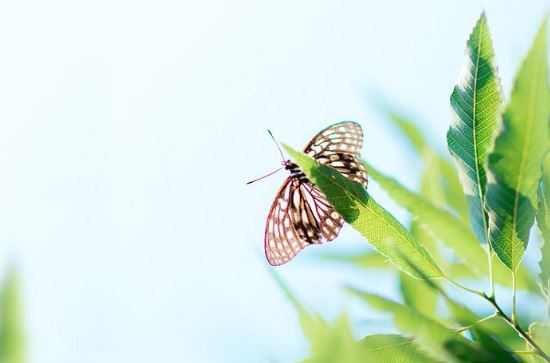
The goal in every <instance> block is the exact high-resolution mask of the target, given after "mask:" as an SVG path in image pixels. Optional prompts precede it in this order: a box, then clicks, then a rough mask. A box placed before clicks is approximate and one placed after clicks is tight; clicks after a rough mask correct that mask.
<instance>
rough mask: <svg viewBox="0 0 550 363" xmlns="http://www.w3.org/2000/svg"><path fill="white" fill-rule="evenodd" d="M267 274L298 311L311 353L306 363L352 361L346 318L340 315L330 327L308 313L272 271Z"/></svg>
mask: <svg viewBox="0 0 550 363" xmlns="http://www.w3.org/2000/svg"><path fill="white" fill-rule="evenodd" d="M268 272H269V273H270V275H271V277H272V278H273V280H274V281H275V283H276V284H277V285H278V286H279V288H280V289H281V290H282V291H283V292H284V294H285V295H286V297H287V298H288V300H289V301H290V302H292V304H293V305H294V306H295V307H296V309H297V310H298V314H299V317H300V325H301V327H302V331H303V333H304V335H305V337H306V338H307V340H308V342H309V347H310V352H311V358H309V359H307V360H306V361H307V362H319V363H321V362H326V363H330V362H334V361H335V360H336V359H338V357H340V358H342V359H343V361H349V362H351V361H353V358H354V355H355V354H356V349H355V342H354V341H353V338H352V335H351V329H350V327H349V322H348V320H347V318H346V316H345V315H342V316H341V317H340V318H339V319H338V321H337V322H336V324H335V325H334V326H331V325H330V324H329V323H328V322H326V321H325V320H324V319H323V317H322V316H321V315H319V314H316V313H313V312H311V311H308V309H306V308H305V307H304V306H303V305H302V304H301V303H300V302H299V301H298V299H297V298H296V296H295V295H294V294H293V293H292V291H291V290H290V288H289V287H288V286H287V284H286V283H285V282H284V281H283V279H282V278H281V277H280V276H279V275H278V274H277V273H276V272H275V270H274V269H269V270H268Z"/></svg>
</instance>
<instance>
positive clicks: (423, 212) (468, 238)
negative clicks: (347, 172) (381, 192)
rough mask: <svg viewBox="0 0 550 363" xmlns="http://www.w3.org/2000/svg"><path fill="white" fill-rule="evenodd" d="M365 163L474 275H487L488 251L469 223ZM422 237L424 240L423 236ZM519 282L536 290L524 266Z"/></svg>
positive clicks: (504, 278) (505, 276)
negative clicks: (466, 223)
mask: <svg viewBox="0 0 550 363" xmlns="http://www.w3.org/2000/svg"><path fill="white" fill-rule="evenodd" d="M365 167H366V168H367V170H368V171H369V175H370V176H371V177H372V178H373V179H374V180H375V181H377V182H378V184H380V186H381V187H382V188H383V189H385V190H386V191H387V192H388V193H389V194H390V196H391V197H392V198H393V199H394V200H395V201H396V202H397V203H398V204H399V205H401V206H402V207H403V208H406V209H407V210H408V211H409V212H411V213H412V214H413V216H414V221H415V222H417V223H418V224H419V225H420V226H422V227H423V228H425V229H426V230H428V231H430V232H431V233H432V234H433V235H435V236H436V237H437V238H438V240H440V241H441V242H443V243H444V244H445V246H446V247H448V248H450V249H451V250H453V251H454V253H455V254H456V256H457V257H459V258H460V259H461V260H462V262H463V263H465V264H466V265H467V266H468V269H469V271H470V272H471V273H472V275H473V276H478V277H480V276H487V274H488V272H489V268H488V266H487V264H486V261H487V256H486V253H485V251H484V250H483V248H482V247H481V246H480V244H479V242H478V240H477V239H476V237H475V236H474V234H473V233H472V231H471V229H470V228H468V226H466V225H464V224H463V223H462V221H460V219H459V218H457V217H456V216H454V215H453V214H452V213H451V212H449V211H448V210H446V209H443V208H440V207H437V206H435V205H434V204H433V203H431V202H430V201H428V200H426V199H425V198H424V197H423V196H422V195H420V194H418V193H415V192H412V191H410V190H408V189H406V188H405V187H404V186H402V185H401V184H400V183H399V182H397V181H396V180H395V179H393V178H390V177H388V176H386V175H384V174H382V173H381V172H380V171H378V170H377V169H376V168H374V167H373V166H372V165H370V164H367V163H365ZM419 241H423V240H422V239H419ZM432 248H433V247H432ZM430 252H432V253H433V249H430ZM438 262H439V261H438ZM494 268H495V272H496V273H495V280H496V281H497V282H499V283H501V284H503V285H505V286H510V285H511V283H512V278H511V274H510V273H509V272H508V271H507V270H506V268H505V267H504V266H502V265H495V266H494ZM451 276H452V275H451ZM517 282H518V287H522V288H527V289H529V290H532V291H535V290H536V289H537V286H536V283H535V282H534V281H533V278H532V276H531V274H530V273H529V272H528V271H526V270H525V269H524V268H523V269H521V270H520V271H519V273H518V277H517Z"/></svg>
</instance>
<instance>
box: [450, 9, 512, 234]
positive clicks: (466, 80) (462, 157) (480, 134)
mask: <svg viewBox="0 0 550 363" xmlns="http://www.w3.org/2000/svg"><path fill="white" fill-rule="evenodd" d="M493 63H494V51H493V45H492V41H491V34H490V33H489V28H488V27H487V19H486V18H485V14H482V15H481V17H480V18H479V20H478V21H477V24H476V25H475V27H474V29H473V31H472V33H471V34H470V38H469V39H468V41H467V43H466V63H465V66H464V69H463V70H462V73H461V75H460V80H459V81H458V84H457V85H456V86H455V88H454V90H453V93H452V95H451V106H452V108H453V110H454V112H453V121H452V124H451V127H450V128H449V131H448V133H447V143H448V145H449V150H450V152H451V155H452V156H453V157H454V159H455V162H456V165H457V167H458V170H459V175H460V181H461V182H462V186H463V188H464V194H466V196H467V197H468V205H469V210H470V217H471V222H472V226H473V230H474V233H475V235H476V236H477V238H478V240H479V241H482V242H483V243H486V242H487V230H488V228H487V215H486V213H485V210H484V201H485V192H486V184H487V175H486V173H487V169H486V168H487V151H488V149H489V147H490V146H491V145H492V142H493V137H494V136H493V135H494V132H495V130H496V127H497V119H498V116H499V109H500V105H501V103H502V95H501V90H500V85H499V80H498V77H497V75H496V70H495V67H494V65H493Z"/></svg>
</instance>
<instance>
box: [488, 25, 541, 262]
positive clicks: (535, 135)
mask: <svg viewBox="0 0 550 363" xmlns="http://www.w3.org/2000/svg"><path fill="white" fill-rule="evenodd" d="M546 32H547V27H546V21H544V23H543V24H542V26H541V27H540V30H539V32H538V34H537V36H536V38H535V41H534V43H533V45H532V47H531V49H530V50H529V53H528V54H527V57H526V58H525V60H524V61H523V63H522V65H521V67H520V69H519V71H518V73H517V76H516V80H515V83H514V87H513V90H512V94H511V97H510V102H509V103H508V105H507V107H506V111H505V112H504V115H503V127H502V129H501V131H500V133H499V134H498V136H497V138H496V140H495V148H494V151H493V152H492V153H491V154H490V155H489V173H488V185H487V210H488V213H489V221H490V223H489V234H490V242H491V246H492V247H493V249H494V251H495V252H496V254H497V256H498V257H499V259H500V260H501V261H502V262H503V263H504V264H505V265H506V266H507V267H508V268H509V269H510V270H512V271H514V272H515V271H517V269H518V267H519V265H520V261H521V259H522V257H523V253H524V251H525V249H526V247H527V244H528V242H529V232H530V229H531V226H532V225H533V222H534V219H535V213H536V206H537V189H538V184H539V181H540V178H541V174H542V171H541V164H542V160H543V157H544V155H545V154H546V152H547V151H548V149H549V145H550V143H549V128H548V119H549V116H550V90H549V88H548V61H547V47H546Z"/></svg>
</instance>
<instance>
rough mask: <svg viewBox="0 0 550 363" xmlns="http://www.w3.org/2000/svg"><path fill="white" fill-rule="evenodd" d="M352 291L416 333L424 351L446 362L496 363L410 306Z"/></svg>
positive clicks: (403, 329)
mask: <svg viewBox="0 0 550 363" xmlns="http://www.w3.org/2000/svg"><path fill="white" fill-rule="evenodd" d="M351 291H352V292H354V293H355V294H356V295H357V296H359V297H360V298H362V299H363V300H364V301H365V302H367V304H369V305H370V306H371V307H372V308H374V309H376V310H379V311H382V312H386V313H390V314H391V315H392V317H393V319H394V321H395V324H396V326H397V327H398V328H399V329H400V330H402V331H404V332H406V333H409V334H412V335H413V336H414V337H415V338H416V339H417V340H418V341H421V342H422V347H423V348H424V349H426V350H427V351H428V352H430V353H431V354H432V355H433V356H435V357H439V358H440V359H441V358H443V361H445V362H494V359H495V357H494V356H493V355H492V354H491V353H490V352H486V351H484V350H483V349H481V347H480V346H478V345H476V344H474V343H473V342H471V341H469V340H467V339H466V338H464V337H463V336H462V335H461V334H459V333H457V332H455V331H453V330H451V329H448V328H446V327H445V326H444V325H442V324H440V323H438V322H437V321H434V320H432V319H430V318H428V317H426V316H425V315H424V314H422V313H420V312H418V311H416V310H414V309H413V308H411V307H409V306H406V305H402V304H399V303H396V302H394V301H392V300H389V299H386V298H383V297H381V296H378V295H375V294H369V293H366V292H361V291H358V290H351Z"/></svg>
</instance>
